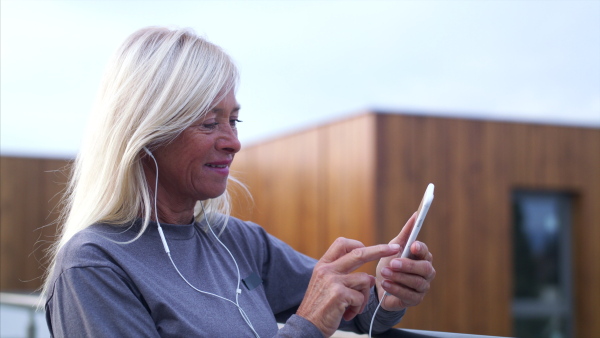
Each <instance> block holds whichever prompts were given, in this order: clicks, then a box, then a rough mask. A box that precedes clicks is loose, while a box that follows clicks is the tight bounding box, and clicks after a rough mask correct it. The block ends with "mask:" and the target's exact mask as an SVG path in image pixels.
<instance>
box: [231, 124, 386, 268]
mask: <svg viewBox="0 0 600 338" xmlns="http://www.w3.org/2000/svg"><path fill="white" fill-rule="evenodd" d="M374 132H375V120H374V119H373V118H372V116H370V115H364V116H360V117H357V118H354V119H349V120H345V121H343V122H340V123H338V124H330V125H327V126H323V127H320V128H315V129H312V130H309V131H306V132H303V133H298V134H292V135H288V136H285V137H283V138H281V139H278V140H275V141H273V142H265V143H262V144H260V145H259V146H251V147H247V148H243V150H242V151H241V152H240V153H238V155H236V159H235V161H234V165H233V170H234V172H233V175H235V176H236V177H239V178H240V179H241V180H242V181H243V182H245V183H246V184H247V186H248V187H249V189H250V190H251V193H252V196H253V199H254V205H253V206H252V205H250V204H249V203H246V201H244V200H242V202H240V201H237V203H238V204H237V205H236V206H235V207H234V214H235V215H236V216H238V217H240V218H242V219H250V220H252V221H254V222H256V223H258V224H260V225H262V226H263V227H264V228H265V229H267V231H269V232H270V233H271V234H273V235H274V236H276V237H278V238H280V239H282V240H283V241H285V242H287V243H289V244H290V245H291V246H292V247H294V248H295V249H296V250H299V251H301V252H303V253H305V254H307V255H309V256H312V257H315V258H318V257H321V256H322V255H323V254H324V253H325V251H326V250H327V248H328V247H329V245H330V244H331V243H332V242H333V241H334V240H335V239H336V238H337V237H340V236H344V237H348V238H355V239H357V238H360V239H361V240H362V241H364V242H366V243H371V244H373V243H375V237H374V236H375V232H374V229H373V228H372V220H373V213H374V205H373V202H372V201H373V199H374V196H373V193H374V184H373V183H374V182H375V180H374V176H373V175H374V166H375V164H376V161H375V153H373V151H372V149H373V148H374V146H375V138H374V135H373V133H374ZM250 209H251V210H250ZM373 266H374V265H373ZM373 266H371V267H370V268H365V270H367V269H370V270H372V269H373V268H374V267H373Z"/></svg>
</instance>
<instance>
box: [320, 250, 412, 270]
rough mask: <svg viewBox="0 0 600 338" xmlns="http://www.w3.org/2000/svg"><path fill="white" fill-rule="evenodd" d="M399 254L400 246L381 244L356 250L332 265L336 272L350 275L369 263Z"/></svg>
mask: <svg viewBox="0 0 600 338" xmlns="http://www.w3.org/2000/svg"><path fill="white" fill-rule="evenodd" d="M398 252H400V245H398V244H379V245H373V246H367V247H362V248H356V249H354V250H352V251H350V252H349V253H347V254H345V255H343V256H341V257H340V258H339V259H337V260H336V261H334V262H331V264H333V265H334V266H335V268H334V270H335V271H337V272H339V273H343V274H348V273H350V272H352V271H354V270H356V269H358V268H359V267H361V266H362V265H363V264H365V263H367V262H371V261H375V260H378V259H381V258H383V257H388V256H391V255H395V254H398Z"/></svg>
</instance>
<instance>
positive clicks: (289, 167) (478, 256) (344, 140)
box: [234, 114, 600, 337]
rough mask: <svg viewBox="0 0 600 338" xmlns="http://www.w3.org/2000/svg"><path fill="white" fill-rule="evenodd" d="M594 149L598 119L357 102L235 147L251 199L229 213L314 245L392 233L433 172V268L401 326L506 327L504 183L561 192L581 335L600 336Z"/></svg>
mask: <svg viewBox="0 0 600 338" xmlns="http://www.w3.org/2000/svg"><path fill="white" fill-rule="evenodd" d="M599 149H600V130H598V129H589V128H571V127H560V126H547V125H531V124H520V123H503V122H493V121H476V120H463V119H451V118H437V117H426V116H409V115H395V114H394V115H392V114H364V115H361V116H357V117H354V118H351V119H348V120H344V121H341V122H338V123H335V124H329V125H325V126H321V127H318V128H314V129H311V130H307V131H304V132H298V133H295V134H293V135H288V136H284V137H281V138H278V139H274V140H271V141H266V142H262V143H259V144H255V145H252V146H249V147H246V148H245V149H243V150H242V152H240V153H239V154H238V155H237V158H236V161H235V162H234V168H235V169H236V170H237V171H238V175H237V176H239V177H241V178H242V180H243V181H244V182H246V183H247V185H248V186H249V188H250V191H251V193H252V194H253V196H254V202H255V203H254V211H253V213H252V214H250V213H244V212H239V211H238V214H237V215H238V216H240V217H242V218H247V219H251V220H253V221H255V222H257V223H259V224H261V225H263V226H264V227H265V228H267V230H268V231H270V232H272V233H273V234H275V235H276V236H278V237H280V238H282V239H283V240H285V241H286V242H288V243H290V244H291V245H292V246H293V247H295V248H296V249H298V250H300V251H303V252H305V253H307V254H309V255H311V256H313V257H317V258H318V257H320V256H321V255H322V254H323V253H324V252H325V250H326V249H327V248H328V246H329V245H330V244H331V242H332V241H333V239H335V238H336V237H338V236H344V237H349V238H354V239H359V240H361V241H362V242H363V243H365V244H366V245H372V244H376V243H386V242H388V241H389V240H390V239H391V238H392V237H394V236H395V235H396V234H397V232H398V231H399V229H400V228H401V226H402V225H403V224H404V222H405V221H406V219H407V218H408V217H409V216H410V215H411V214H412V212H413V211H414V210H415V209H416V208H417V206H418V204H419V201H420V198H421V196H422V194H423V191H424V189H425V187H426V186H427V184H428V183H429V182H432V183H434V184H436V191H435V196H436V197H435V200H434V202H433V205H432V207H431V210H430V212H429V215H428V218H427V221H426V225H425V227H424V228H423V230H422V232H421V235H420V239H421V240H423V241H425V242H426V243H427V244H428V245H429V247H430V249H431V251H432V252H433V253H434V256H435V260H434V263H435V267H436V270H437V272H438V274H437V277H436V280H435V281H434V283H433V289H432V290H431V292H430V293H429V295H428V296H427V297H426V299H425V301H424V303H422V304H421V305H420V306H418V307H416V308H414V309H411V310H410V312H409V313H408V314H407V316H406V317H405V319H404V320H403V322H402V323H401V327H408V328H415V329H424V330H438V331H450V332H463V333H476V334H489V335H503V336H509V335H511V334H512V318H511V300H512V273H513V268H512V252H513V251H512V224H513V223H512V221H513V220H512V211H511V193H512V191H514V190H515V189H519V188H526V189H551V190H559V191H566V192H570V193H573V194H575V196H576V200H575V203H576V207H575V215H574V217H575V219H574V223H573V248H574V251H573V273H574V275H573V279H574V292H575V309H576V311H575V316H574V318H575V326H576V330H577V336H579V337H592V336H600V323H599V322H598V321H597V320H595V317H597V313H598V311H600V288H599V287H598V285H600V267H599V266H598V265H597V264H595V263H594V262H595V261H597V260H598V259H600V246H598V245H597V244H596V242H597V239H598V238H600V174H599V173H600V151H599ZM594 264H595V265H594ZM372 268H373V266H372V265H371V266H369V267H366V268H365V269H364V270H369V269H371V271H372Z"/></svg>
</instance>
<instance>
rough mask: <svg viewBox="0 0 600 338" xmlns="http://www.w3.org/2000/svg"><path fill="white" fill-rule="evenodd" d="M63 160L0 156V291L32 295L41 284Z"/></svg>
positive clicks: (63, 180) (61, 183)
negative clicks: (31, 292)
mask: <svg viewBox="0 0 600 338" xmlns="http://www.w3.org/2000/svg"><path fill="white" fill-rule="evenodd" d="M66 164H67V162H66V161H64V160H55V159H32V158H20V157H2V158H1V160H0V201H1V204H0V210H1V212H0V248H1V252H2V254H1V257H2V258H1V263H0V289H1V290H2V291H32V290H35V289H37V288H38V287H39V286H40V285H41V282H42V280H41V277H42V276H43V274H44V269H45V265H44V261H45V251H46V249H47V248H48V245H49V244H50V243H51V242H52V241H53V240H54V236H55V234H56V226H55V225H54V224H52V223H53V222H54V220H55V219H56V217H57V215H58V212H59V209H58V208H56V206H57V204H58V202H59V201H60V192H61V191H62V189H63V188H64V186H65V183H66V176H65V174H64V172H60V171H57V170H60V169H61V168H64V167H65V166H66Z"/></svg>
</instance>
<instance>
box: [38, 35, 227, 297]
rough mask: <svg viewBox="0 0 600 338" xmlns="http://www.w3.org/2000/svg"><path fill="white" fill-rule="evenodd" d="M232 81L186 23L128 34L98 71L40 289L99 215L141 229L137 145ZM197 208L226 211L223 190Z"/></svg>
mask: <svg viewBox="0 0 600 338" xmlns="http://www.w3.org/2000/svg"><path fill="white" fill-rule="evenodd" d="M237 82H238V71H237V68H236V67H235V65H234V64H233V62H232V60H231V59H230V57H229V56H228V55H227V54H226V53H225V52H224V51H223V50H222V49H221V48H219V47H218V46H216V45H214V44H212V43H210V42H208V41H206V40H205V39H203V38H201V37H199V36H198V35H196V34H195V33H194V32H193V31H192V30H190V29H168V28H162V27H148V28H144V29H141V30H138V31H137V32H135V33H133V34H132V35H131V36H129V38H127V40H126V41H125V42H124V43H123V45H122V46H121V47H120V49H119V50H118V51H117V53H116V55H115V56H114V57H113V60H112V61H111V62H110V63H109V65H108V67H107V70H106V71H105V74H104V77H103V80H102V83H101V87H100V91H99V95H98V98H97V101H96V104H95V106H94V109H93V110H92V115H91V118H90V121H89V129H88V131H87V133H86V139H85V140H84V142H83V144H82V147H81V150H80V152H79V154H78V156H77V158H76V160H75V162H74V166H73V172H72V176H71V179H70V182H69V185H68V186H67V191H66V193H65V196H64V199H63V202H64V210H63V214H62V217H61V221H60V223H59V224H60V225H61V227H60V238H59V240H58V241H57V242H56V243H55V245H54V246H53V247H52V248H51V250H50V251H49V255H50V259H51V266H50V268H49V269H48V272H47V276H46V282H45V285H44V288H43V295H46V293H47V292H48V289H49V287H50V285H48V284H49V283H50V278H51V275H52V271H53V270H54V266H55V259H56V254H57V253H58V251H59V250H60V249H61V248H62V247H63V246H64V245H65V244H66V243H67V242H68V241H69V240H70V239H71V238H72V237H73V236H74V235H75V234H76V233H77V232H79V231H81V230H83V229H85V228H87V227H89V226H90V225H92V224H94V223H99V222H103V223H110V224H115V225H126V224H128V223H131V222H132V221H133V220H135V219H136V218H139V217H140V216H142V218H143V219H144V222H143V225H142V229H141V231H140V233H139V234H138V235H137V237H136V238H134V240H135V239H137V238H138V237H139V236H141V234H142V233H143V232H144V231H145V230H146V228H147V226H148V222H149V220H150V219H151V216H150V215H151V211H152V200H153V197H152V196H151V193H150V192H151V190H152V189H150V188H149V187H148V184H147V182H146V179H145V175H144V170H143V168H142V163H141V158H142V157H143V156H145V155H144V152H143V148H144V147H148V148H150V149H152V148H154V147H156V146H158V145H162V144H165V143H168V142H170V141H172V140H173V139H174V138H175V137H177V135H179V134H180V133H181V132H182V131H183V130H184V129H186V128H187V127H189V126H190V125H191V124H192V123H193V122H195V121H197V120H198V119H200V118H201V117H202V116H203V115H205V114H206V112H207V111H209V110H210V109H212V108H213V107H212V105H214V104H216V103H217V102H219V101H220V100H221V99H222V98H223V96H224V95H226V94H227V93H228V92H229V91H231V90H235V88H236V86H237ZM230 181H234V182H237V181H236V180H235V179H234V178H232V177H230ZM237 183H239V182H237ZM204 207H205V209H206V213H207V214H214V213H217V212H218V213H223V214H226V215H229V214H230V202H229V193H228V192H227V191H226V192H225V193H224V194H223V195H221V196H219V197H217V198H215V199H211V200H208V201H205V202H204ZM195 217H196V220H198V221H199V220H201V219H202V218H203V217H205V215H204V214H203V213H202V211H201V209H198V208H196V212H195Z"/></svg>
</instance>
